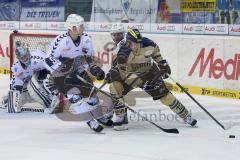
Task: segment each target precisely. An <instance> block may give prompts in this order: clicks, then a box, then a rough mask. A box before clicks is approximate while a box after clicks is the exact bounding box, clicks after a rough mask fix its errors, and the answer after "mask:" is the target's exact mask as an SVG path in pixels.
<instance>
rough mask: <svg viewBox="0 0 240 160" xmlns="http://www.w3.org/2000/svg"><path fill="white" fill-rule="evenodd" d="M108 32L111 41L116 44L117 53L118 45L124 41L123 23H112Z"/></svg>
mask: <svg viewBox="0 0 240 160" xmlns="http://www.w3.org/2000/svg"><path fill="white" fill-rule="evenodd" d="M110 34H111V37H112V40H113V42H114V43H115V45H116V49H115V52H116V53H118V50H119V48H120V45H121V44H122V43H124V41H125V30H124V26H123V24H121V23H115V24H112V26H111V33H110Z"/></svg>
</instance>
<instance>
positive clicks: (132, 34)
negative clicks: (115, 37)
mask: <svg viewBox="0 0 240 160" xmlns="http://www.w3.org/2000/svg"><path fill="white" fill-rule="evenodd" d="M126 40H127V41H132V42H135V43H141V42H142V35H141V33H140V32H139V30H138V29H129V30H128V32H127V36H126Z"/></svg>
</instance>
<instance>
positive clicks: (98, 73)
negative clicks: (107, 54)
mask: <svg viewBox="0 0 240 160" xmlns="http://www.w3.org/2000/svg"><path fill="white" fill-rule="evenodd" d="M90 72H91V74H92V75H94V76H95V77H96V78H97V80H103V79H104V77H105V72H104V71H103V70H102V69H101V68H100V67H99V66H97V65H93V66H91V68H90Z"/></svg>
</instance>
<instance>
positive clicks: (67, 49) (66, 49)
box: [63, 48, 71, 52]
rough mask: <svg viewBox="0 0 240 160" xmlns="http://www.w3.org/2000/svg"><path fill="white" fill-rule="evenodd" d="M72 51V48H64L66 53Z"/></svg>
mask: <svg viewBox="0 0 240 160" xmlns="http://www.w3.org/2000/svg"><path fill="white" fill-rule="evenodd" d="M70 50H71V48H64V49H63V51H64V52H68V51H70Z"/></svg>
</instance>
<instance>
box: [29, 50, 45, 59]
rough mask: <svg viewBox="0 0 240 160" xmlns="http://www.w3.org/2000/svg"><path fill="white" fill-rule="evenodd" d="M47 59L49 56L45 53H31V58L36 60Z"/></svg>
mask: <svg viewBox="0 0 240 160" xmlns="http://www.w3.org/2000/svg"><path fill="white" fill-rule="evenodd" d="M46 57H47V55H46V53H44V52H43V51H33V52H31V58H32V59H34V60H44V59H45V58H46Z"/></svg>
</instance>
